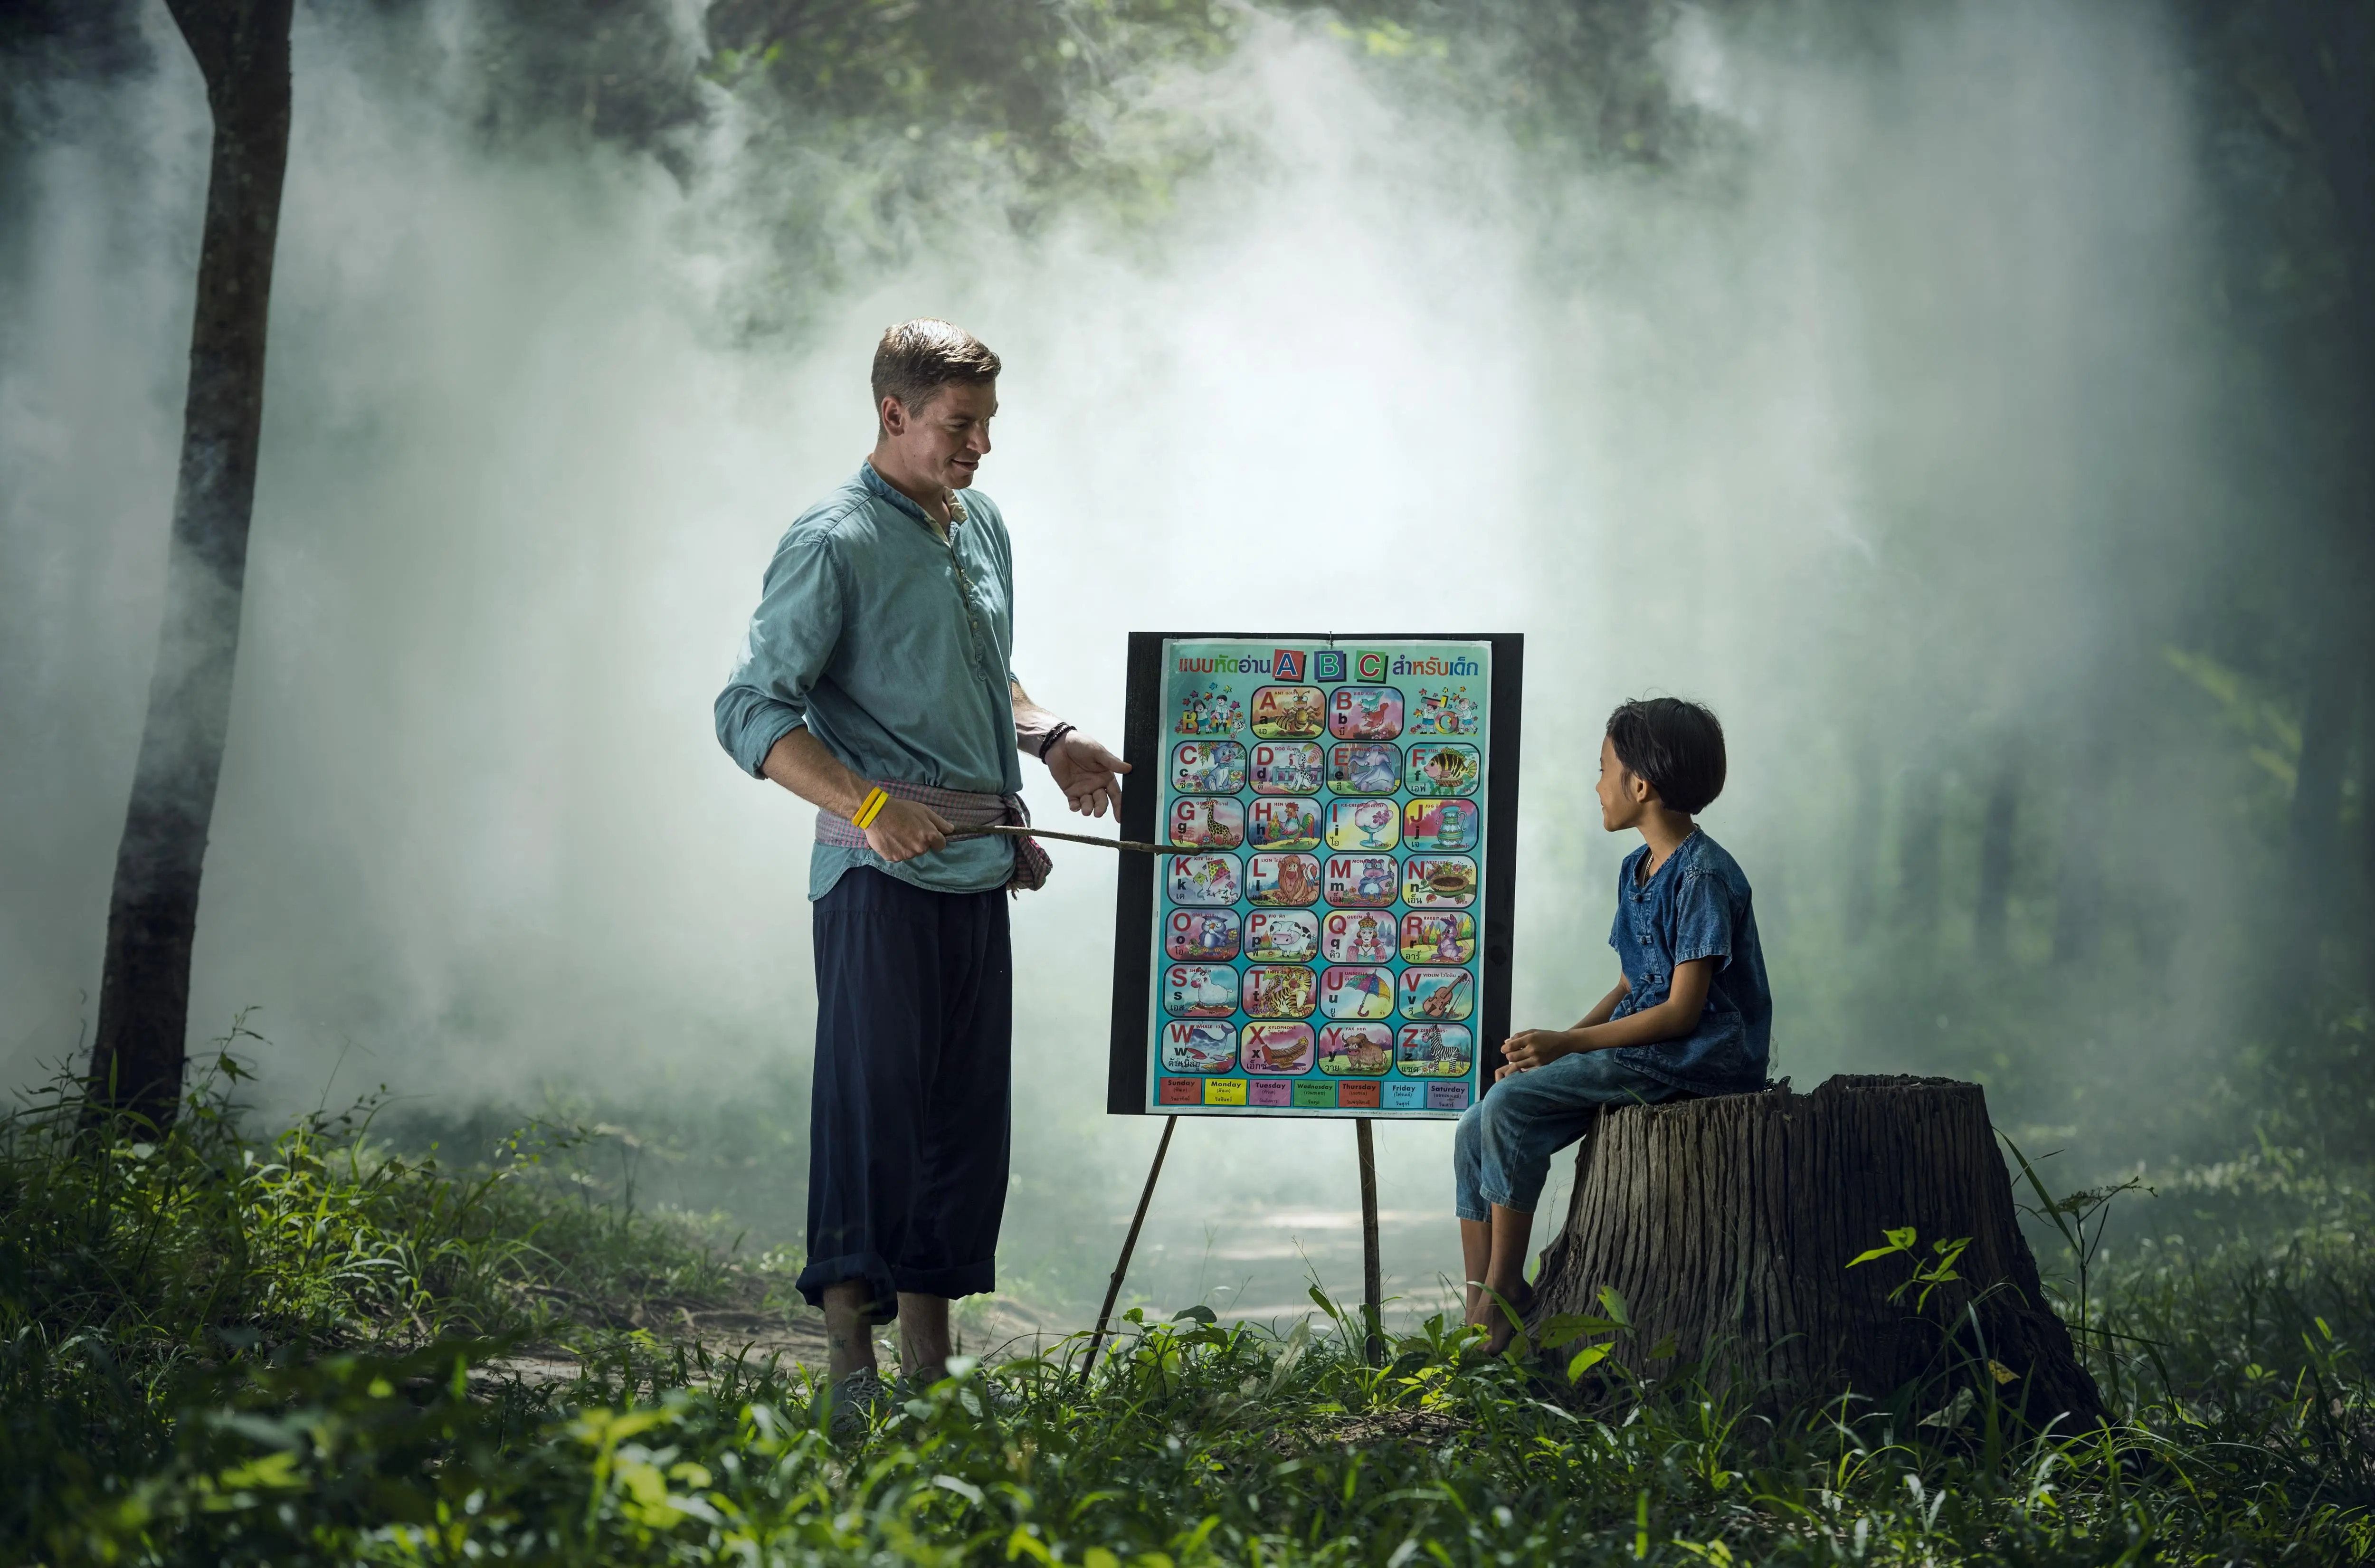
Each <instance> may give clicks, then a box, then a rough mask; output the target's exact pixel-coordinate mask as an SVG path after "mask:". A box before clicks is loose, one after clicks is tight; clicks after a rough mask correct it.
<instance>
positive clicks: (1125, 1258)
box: [1081, 1114, 1386, 1388]
mask: <svg viewBox="0 0 2375 1568" xmlns="http://www.w3.org/2000/svg"><path fill="white" fill-rule="evenodd" d="M1178 1126H1179V1118H1178V1116H1177V1115H1176V1114H1174V1115H1169V1116H1165V1117H1164V1118H1163V1141H1161V1142H1160V1143H1157V1144H1156V1145H1155V1146H1154V1163H1153V1164H1152V1165H1150V1166H1149V1167H1147V1172H1146V1185H1145V1186H1143V1187H1141V1188H1140V1190H1139V1194H1138V1212H1137V1213H1135V1214H1133V1215H1131V1216H1130V1218H1129V1233H1128V1235H1126V1236H1124V1237H1123V1238H1122V1243H1121V1256H1119V1257H1118V1258H1116V1259H1115V1260H1114V1270H1113V1278H1112V1279H1108V1280H1107V1281H1106V1282H1105V1305H1103V1306H1101V1307H1099V1308H1098V1309H1097V1327H1096V1332H1095V1333H1093V1334H1092V1335H1090V1336H1089V1354H1088V1358H1087V1359H1086V1360H1085V1361H1083V1362H1081V1387H1083V1388H1086V1387H1087V1386H1088V1385H1089V1374H1090V1373H1092V1372H1094V1371H1095V1370H1096V1365H1097V1353H1098V1351H1100V1350H1103V1349H1104V1348H1105V1334H1106V1331H1107V1330H1108V1329H1109V1328H1110V1327H1111V1326H1112V1324H1113V1310H1114V1303H1116V1302H1117V1301H1119V1300H1120V1299H1121V1282H1122V1280H1123V1279H1126V1278H1128V1274H1129V1258H1130V1255H1131V1254H1132V1253H1134V1252H1136V1251H1137V1250H1138V1233H1139V1232H1140V1230H1141V1229H1143V1228H1144V1226H1145V1224H1146V1206H1147V1205H1148V1204H1150V1203H1152V1201H1154V1184H1155V1182H1156V1181H1157V1180H1158V1179H1159V1178H1160V1177H1161V1176H1162V1174H1163V1157H1164V1155H1166V1154H1168V1153H1170V1152H1171V1135H1172V1133H1173V1132H1174V1131H1175V1130H1176V1128H1177V1127H1178ZM1353 1134H1354V1136H1355V1137H1356V1138H1358V1140H1359V1143H1360V1150H1361V1320H1362V1323H1363V1325H1364V1326H1365V1328H1366V1330H1367V1332H1366V1334H1365V1345H1364V1353H1365V1355H1366V1356H1367V1358H1368V1362H1369V1364H1370V1365H1371V1366H1381V1365H1383V1364H1384V1363H1385V1359H1386V1327H1385V1310H1386V1309H1385V1270H1384V1267H1383V1265H1382V1264H1381V1262H1380V1261H1379V1258H1378V1248H1377V1149H1376V1146H1375V1145H1374V1144H1373V1143H1372V1141H1371V1139H1370V1135H1369V1118H1368V1117H1366V1116H1362V1117H1360V1118H1358V1119H1357V1120H1355V1121H1354V1122H1353Z"/></svg>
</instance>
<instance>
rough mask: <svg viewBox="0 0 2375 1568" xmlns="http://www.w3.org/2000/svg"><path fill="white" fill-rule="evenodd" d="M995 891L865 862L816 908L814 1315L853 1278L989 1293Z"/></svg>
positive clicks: (1005, 1022) (998, 925)
mask: <svg viewBox="0 0 2375 1568" xmlns="http://www.w3.org/2000/svg"><path fill="white" fill-rule="evenodd" d="M1006 902H1007V895H1006V892H1005V890H1003V889H992V890H989V891H987V892H979V893H942V892H933V891H930V890H927V889H923V888H917V887H913V886H911V885H909V884H908V883H905V882H903V881H901V880H899V879H898V878H895V877H892V876H890V875H888V874H886V873H884V872H881V871H878V870H875V869H874V868H873V867H854V868H852V869H850V870H848V871H845V872H843V873H842V876H841V879H840V880H839V881H837V882H835V883H834V884H833V890H832V891H830V892H828V893H826V894H825V896H824V897H822V898H821V899H819V900H817V901H816V904H815V918H816V978H817V1033H816V1089H815V1093H814V1096H813V1099H812V1101H811V1103H810V1108H809V1263H808V1267H806V1268H804V1269H802V1270H801V1271H800V1278H799V1290H800V1293H801V1294H802V1295H803V1296H806V1297H807V1298H808V1300H809V1304H810V1305H811V1306H813V1305H817V1304H819V1303H821V1302H822V1300H823V1297H824V1288H825V1287H826V1286H827V1285H833V1284H838V1283H840V1282H841V1281H843V1280H845V1279H863V1280H865V1281H866V1282H867V1283H868V1285H869V1286H871V1287H872V1291H871V1295H872V1297H873V1301H874V1304H873V1308H872V1311H873V1314H874V1315H875V1316H876V1317H877V1319H878V1320H880V1319H884V1318H888V1317H891V1316H893V1315H896V1313H897V1310H898V1303H897V1301H896V1298H895V1296H894V1295H893V1292H894V1291H913V1292H916V1293H918V1294H922V1295H930V1296H950V1297H954V1296H969V1295H975V1294H979V1293H981V1292H983V1291H989V1290H991V1289H993V1288H994V1287H995V1285H996V1283H997V1270H996V1259H997V1256H998V1220H999V1219H1000V1218H1001V1217H1002V1216H1003V1215H1004V1213H1005V1211H1006V1172H1007V1150H1008V1142H1009V1138H1008V1125H1009V1111H1010V1099H1011V1095H1012V1081H1013V1079H1012V1071H1011V1066H1012V1058H1013V1032H1014V966H1013V961H1012V959H1011V957H1010V952H1009V949H1008V944H1007V927H1006Z"/></svg>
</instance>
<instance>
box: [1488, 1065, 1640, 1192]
mask: <svg viewBox="0 0 2375 1568" xmlns="http://www.w3.org/2000/svg"><path fill="white" fill-rule="evenodd" d="M1616 1056H1617V1053H1615V1052H1613V1051H1578V1052H1577V1053H1576V1054H1575V1055H1571V1056H1561V1057H1560V1058H1559V1059H1558V1060H1556V1061H1554V1062H1552V1063H1550V1064H1549V1065H1547V1066H1545V1067H1535V1068H1534V1069H1532V1070H1531V1071H1530V1072H1522V1073H1511V1074H1510V1075H1509V1076H1508V1077H1507V1078H1505V1079H1502V1080H1501V1081H1500V1082H1498V1083H1496V1084H1495V1085H1494V1086H1493V1087H1492V1088H1491V1089H1490V1090H1489V1091H1486V1093H1485V1095H1484V1098H1483V1099H1482V1100H1479V1101H1478V1102H1476V1103H1475V1104H1473V1105H1471V1106H1470V1107H1468V1114H1466V1115H1464V1116H1462V1117H1460V1118H1459V1137H1458V1138H1456V1139H1454V1140H1453V1143H1452V1153H1451V1173H1452V1186H1453V1189H1454V1191H1455V1192H1456V1193H1457V1194H1458V1197H1457V1200H1456V1202H1457V1207H1458V1209H1459V1217H1460V1218H1461V1219H1462V1220H1489V1219H1490V1218H1492V1214H1491V1211H1490V1210H1489V1209H1488V1208H1486V1207H1485V1206H1486V1205H1487V1204H1494V1203H1497V1204H1499V1205H1500V1206H1501V1207H1502V1208H1514V1209H1517V1210H1518V1212H1520V1213H1524V1214H1531V1213H1532V1212H1533V1211H1534V1205H1535V1203H1536V1202H1538V1201H1539V1200H1540V1199H1541V1197H1542V1182H1543V1179H1544V1178H1545V1177H1547V1176H1548V1175H1549V1174H1550V1170H1551V1156H1552V1155H1554V1154H1555V1153H1557V1152H1558V1151H1559V1150H1560V1149H1564V1148H1566V1146H1567V1145H1568V1144H1570V1143H1573V1142H1574V1141H1575V1140H1576V1139H1577V1138H1581V1137H1582V1136H1583V1135H1584V1134H1585V1133H1586V1132H1587V1131H1589V1129H1590V1126H1591V1118H1592V1117H1593V1115H1594V1114H1597V1113H1598V1112H1599V1110H1600V1108H1601V1106H1602V1105H1631V1104H1635V1103H1641V1104H1654V1103H1655V1102H1658V1101H1660V1100H1671V1099H1672V1098H1673V1097H1674V1094H1675V1092H1676V1091H1675V1089H1674V1087H1673V1086H1672V1084H1669V1083H1665V1082H1663V1081H1661V1080H1660V1079H1654V1078H1651V1077H1650V1076H1649V1075H1648V1073H1645V1072H1640V1071H1638V1070H1637V1069H1635V1068H1632V1067H1626V1066H1625V1064H1624V1063H1623V1062H1620V1061H1618V1060H1617V1059H1616Z"/></svg>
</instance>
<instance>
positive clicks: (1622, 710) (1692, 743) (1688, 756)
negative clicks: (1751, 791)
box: [1608, 697, 1723, 817]
mask: <svg viewBox="0 0 2375 1568" xmlns="http://www.w3.org/2000/svg"><path fill="white" fill-rule="evenodd" d="M1608 738H1609V740H1610V741H1611V742H1612V743H1613V744H1614V746H1615V748H1616V760H1618V761H1620V762H1622V763H1624V764H1625V772H1628V773H1631V774H1632V775H1633V776H1634V777H1635V778H1639V779H1647V780H1648V781H1649V787H1650V788H1651V789H1654V790H1656V791H1657V792H1658V798H1659V799H1660V801H1663V802H1664V803H1665V807H1666V809H1667V810H1669V811H1679V812H1681V813H1682V814H1683V815H1684V816H1685V817H1696V816H1697V815H1698V814H1699V813H1700V812H1701V811H1704V810H1706V809H1707V806H1708V804H1709V803H1710V802H1712V801H1713V800H1714V799H1715V797H1716V796H1719V795H1721V794H1722V793H1723V725H1720V724H1719V723H1717V722H1716V716H1715V714H1714V713H1710V712H1708V711H1707V709H1706V708H1704V707H1702V706H1700V705H1699V704H1698V703H1696V702H1685V701H1683V700H1682V699H1681V698H1679V697H1644V698H1640V699H1638V700H1637V701H1631V702H1622V703H1619V704H1618V705H1617V708H1616V711H1615V712H1614V713H1611V714H1609V715H1608Z"/></svg>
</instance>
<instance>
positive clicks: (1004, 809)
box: [816, 779, 1055, 893]
mask: <svg viewBox="0 0 2375 1568" xmlns="http://www.w3.org/2000/svg"><path fill="white" fill-rule="evenodd" d="M873 782H874V783H875V784H877V785H879V786H880V789H881V791H882V793H883V794H885V795H887V796H892V797H894V798H896V799H899V800H912V801H914V802H915V803H916V805H918V806H922V807H926V808H929V809H931V810H934V811H937V812H939V814H940V817H941V819H943V820H944V821H946V822H948V823H949V824H950V825H951V826H952V827H958V828H987V827H990V826H993V825H995V826H1000V827H1009V828H1027V827H1029V826H1030V825H1031V812H1030V810H1029V809H1028V808H1026V807H1024V806H1023V804H1022V796H1017V795H988V794H984V793H982V792H980V791H977V790H970V789H935V788H934V787H933V786H932V785H930V784H907V783H904V782H902V781H900V780H896V779H876V780H874V781H873ZM816 836H817V843H829V844H832V845H833V846H835V847H836V848H840V849H864V848H866V847H867V843H866V830H865V829H863V828H860V827H859V826H858V825H857V823H855V822H853V821H851V820H850V819H848V818H846V817H844V816H841V815H839V814H838V813H836V812H832V811H827V810H826V809H824V808H822V807H819V808H817V819H816ZM998 837H1000V838H1005V839H1006V842H1007V843H1010V844H1012V845H1013V846H1014V876H1013V877H1012V878H1011V879H1010V880H1009V881H1008V882H1007V884H1006V890H1007V891H1009V892H1011V893H1022V892H1030V891H1033V890H1036V889H1039V888H1044V887H1046V885H1047V873H1048V872H1049V871H1051V870H1053V869H1055V862H1053V861H1051V860H1049V859H1048V858H1047V852H1046V850H1044V849H1042V848H1040V847H1039V841H1038V840H1036V839H1034V838H1027V837H1023V838H1014V837H1008V836H1007V835H1005V834H1003V833H1001V834H998Z"/></svg>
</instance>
